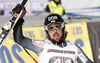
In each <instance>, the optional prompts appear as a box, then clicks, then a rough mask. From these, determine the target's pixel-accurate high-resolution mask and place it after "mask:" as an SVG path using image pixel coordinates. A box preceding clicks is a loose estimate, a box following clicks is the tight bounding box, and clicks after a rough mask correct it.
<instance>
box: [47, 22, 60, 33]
mask: <svg viewBox="0 0 100 63" xmlns="http://www.w3.org/2000/svg"><path fill="white" fill-rule="evenodd" d="M47 28H48V31H49V32H53V31H54V29H57V30H58V31H60V30H62V24H61V23H55V24H49V25H48V26H47Z"/></svg>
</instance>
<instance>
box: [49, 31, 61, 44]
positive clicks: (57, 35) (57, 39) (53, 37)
mask: <svg viewBox="0 0 100 63" xmlns="http://www.w3.org/2000/svg"><path fill="white" fill-rule="evenodd" d="M48 33H49V36H50V38H51V40H52V41H54V42H56V43H57V42H60V41H61V40H62V30H57V29H54V30H53V31H52V32H48Z"/></svg>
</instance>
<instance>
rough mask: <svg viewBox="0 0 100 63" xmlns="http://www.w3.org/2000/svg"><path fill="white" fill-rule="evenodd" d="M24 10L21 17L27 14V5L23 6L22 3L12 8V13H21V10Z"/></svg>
mask: <svg viewBox="0 0 100 63" xmlns="http://www.w3.org/2000/svg"><path fill="white" fill-rule="evenodd" d="M21 10H23V12H22V15H21V16H20V19H22V18H23V16H24V15H25V14H26V9H25V7H23V6H21V5H20V4H17V6H16V7H15V8H14V9H13V10H12V13H13V14H14V13H18V14H19V13H20V11H21Z"/></svg>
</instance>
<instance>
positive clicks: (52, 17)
mask: <svg viewBox="0 0 100 63" xmlns="http://www.w3.org/2000/svg"><path fill="white" fill-rule="evenodd" d="M55 19H58V17H57V16H50V17H48V21H53V20H55Z"/></svg>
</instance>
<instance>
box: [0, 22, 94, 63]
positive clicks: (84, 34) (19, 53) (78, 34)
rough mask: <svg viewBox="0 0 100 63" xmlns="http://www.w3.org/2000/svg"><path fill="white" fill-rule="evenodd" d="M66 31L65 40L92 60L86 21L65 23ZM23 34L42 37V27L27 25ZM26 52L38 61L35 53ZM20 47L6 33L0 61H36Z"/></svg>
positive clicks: (0, 52) (16, 62) (34, 37)
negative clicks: (77, 46)
mask: <svg viewBox="0 0 100 63" xmlns="http://www.w3.org/2000/svg"><path fill="white" fill-rule="evenodd" d="M66 31H68V36H67V38H66V41H67V42H71V43H75V44H77V45H79V46H80V47H81V48H82V49H83V51H84V52H85V53H86V55H87V56H88V57H89V58H90V59H91V60H92V61H93V57H92V51H91V46H90V41H89V37H88V31H87V25H86V23H76V24H75V23H74V24H67V25H66ZM23 34H24V36H26V37H29V38H31V39H41V40H45V39H44V38H45V37H46V36H45V33H44V27H43V26H40V27H29V28H23ZM28 52H29V53H30V54H31V55H32V56H33V57H34V59H35V60H36V61H38V58H37V55H36V54H35V53H34V52H32V51H30V50H28ZM35 60H33V59H32V58H31V57H30V56H29V55H28V54H27V53H26V52H25V50H24V49H23V47H21V46H20V45H18V44H16V43H15V42H14V40H13V33H12V31H11V33H10V34H9V35H8V37H7V39H6V41H5V42H4V45H3V46H2V47H1V48H0V62H1V63H30V62H31V63H36V62H35Z"/></svg>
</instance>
